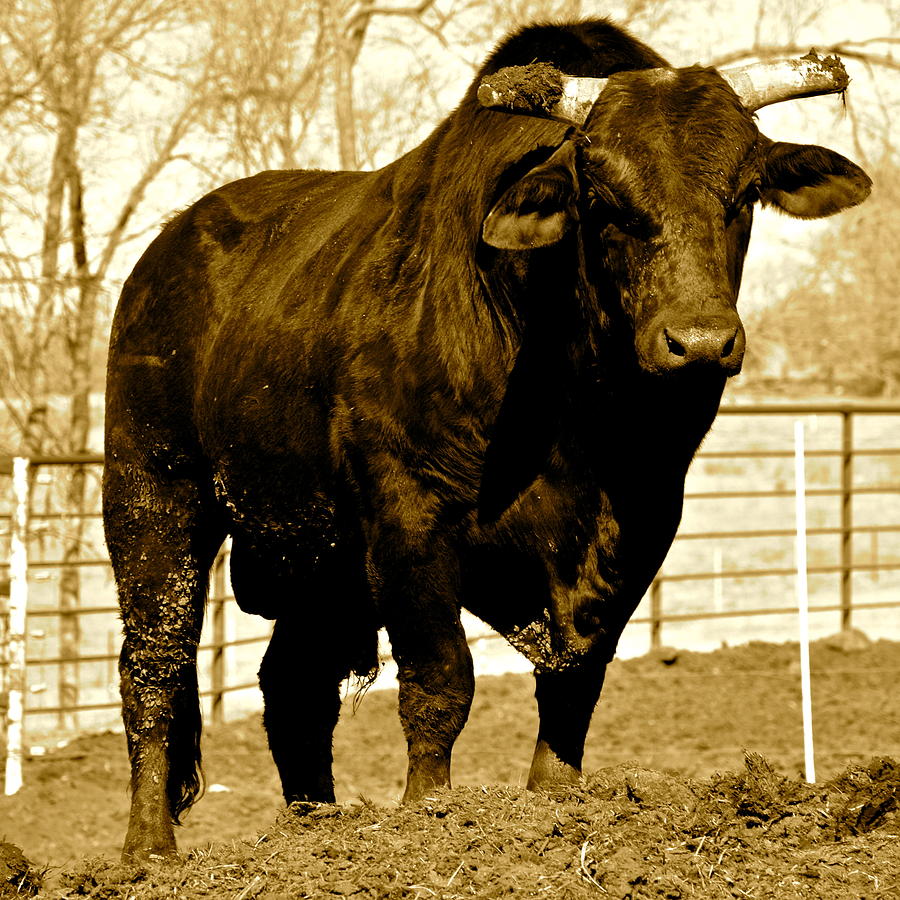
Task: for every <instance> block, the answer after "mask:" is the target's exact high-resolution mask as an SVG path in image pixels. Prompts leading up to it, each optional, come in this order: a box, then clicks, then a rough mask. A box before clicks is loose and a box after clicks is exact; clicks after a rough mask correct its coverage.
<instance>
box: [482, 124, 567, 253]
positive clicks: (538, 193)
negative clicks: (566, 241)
mask: <svg viewBox="0 0 900 900" xmlns="http://www.w3.org/2000/svg"><path fill="white" fill-rule="evenodd" d="M575 152H576V151H575V144H574V142H573V141H565V142H563V144H562V145H561V146H560V147H559V149H558V150H556V152H555V153H554V154H553V155H552V156H551V157H550V158H549V159H548V160H547V161H546V162H543V163H541V164H540V165H539V166H535V167H534V168H533V169H532V170H531V171H530V172H528V173H526V174H525V175H523V176H522V178H520V179H519V180H518V181H517V182H515V184H513V185H511V186H510V187H508V188H507V189H506V190H505V191H504V193H503V196H501V197H500V199H499V200H498V201H497V202H496V203H495V204H494V208H493V209H492V210H491V211H490V212H489V213H488V216H487V218H486V219H485V220H484V225H483V226H482V229H481V236H482V237H483V238H484V242H485V243H486V244H490V245H491V246H492V247H497V248H498V249H499V250H532V249H534V248H536V247H548V246H550V244H555V243H557V242H558V241H560V240H561V239H562V237H563V235H565V233H566V232H567V231H568V230H569V228H570V227H571V226H572V224H573V222H575V221H577V218H578V214H577V210H576V207H575V201H576V200H577V198H578V173H577V170H576V168H575Z"/></svg>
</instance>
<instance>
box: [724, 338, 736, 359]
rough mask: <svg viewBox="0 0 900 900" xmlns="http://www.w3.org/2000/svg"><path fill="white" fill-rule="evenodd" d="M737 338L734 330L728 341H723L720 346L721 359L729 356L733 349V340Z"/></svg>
mask: <svg viewBox="0 0 900 900" xmlns="http://www.w3.org/2000/svg"><path fill="white" fill-rule="evenodd" d="M736 338H737V332H735V333H734V334H733V335H732V336H731V339H730V340H729V341H727V342H726V343H725V346H724V347H723V348H722V359H727V358H728V357H729V356H731V354H732V351H733V350H734V341H735V339H736Z"/></svg>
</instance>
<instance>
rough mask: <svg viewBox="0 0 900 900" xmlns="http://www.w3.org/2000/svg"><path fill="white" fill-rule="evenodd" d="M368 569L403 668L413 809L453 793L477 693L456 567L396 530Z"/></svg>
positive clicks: (376, 548)
mask: <svg viewBox="0 0 900 900" xmlns="http://www.w3.org/2000/svg"><path fill="white" fill-rule="evenodd" d="M369 569H370V573H371V574H372V576H373V583H374V585H375V586H376V593H377V597H378V605H379V609H380V612H381V614H382V617H383V620H384V624H385V627H386V628H387V632H388V636H389V637H390V640H391V648H392V651H393V655H394V659H395V660H396V662H397V678H398V680H399V682H400V691H399V698H398V702H399V712H400V721H401V723H402V725H403V731H404V733H405V735H406V742H407V747H408V754H409V768H408V770H407V777H406V791H405V793H404V795H403V801H404V802H413V801H416V800H420V799H421V798H422V797H425V796H426V795H427V794H428V793H429V792H430V791H432V790H434V788H436V787H442V786H449V784H450V755H451V752H452V750H453V744H454V743H455V741H456V738H457V737H458V736H459V733H460V732H461V731H462V728H463V726H464V725H465V723H466V719H467V718H468V716H469V709H470V707H471V705H472V697H473V695H474V693H475V675H474V671H473V667H472V655H471V653H470V652H469V647H468V644H467V643H466V635H465V631H464V630H463V627H462V624H461V622H460V618H459V609H460V607H459V601H458V599H457V596H456V587H457V567H456V559H455V555H454V554H453V553H452V551H450V550H448V549H447V547H446V546H445V545H444V544H443V542H440V541H438V542H436V543H435V544H431V545H430V546H429V547H428V549H427V551H426V550H425V549H424V548H419V549H417V548H415V547H412V546H411V544H410V542H409V541H408V540H406V539H404V537H403V536H402V535H399V534H398V533H397V532H396V531H394V530H393V529H391V530H390V532H386V531H382V532H381V535H380V539H379V540H378V541H376V542H375V544H374V545H373V547H372V549H371V550H370V556H369Z"/></svg>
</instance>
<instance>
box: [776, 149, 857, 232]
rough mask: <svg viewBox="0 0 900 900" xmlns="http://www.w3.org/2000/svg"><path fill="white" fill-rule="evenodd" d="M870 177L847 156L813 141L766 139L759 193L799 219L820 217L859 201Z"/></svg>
mask: <svg viewBox="0 0 900 900" xmlns="http://www.w3.org/2000/svg"><path fill="white" fill-rule="evenodd" d="M871 190H872V179H871V178H869V176H868V175H866V173H865V172H863V170H862V169H861V168H860V167H859V166H858V165H856V163H852V162H850V160H849V159H846V158H845V157H843V156H841V155H840V154H839V153H835V152H834V151H833V150H828V149H826V148H825V147H817V146H815V145H814V144H786V143H782V142H780V141H777V142H773V141H769V142H768V144H767V146H766V147H765V149H764V159H763V178H762V185H761V187H760V197H761V199H762V201H763V203H769V204H772V205H773V206H777V207H779V208H780V209H783V210H784V211H785V212H786V213H788V214H789V215H792V216H796V217H797V218H800V219H820V218H822V217H823V216H830V215H833V214H834V213H836V212H840V211H841V210H842V209H847V207H849V206H856V204H857V203H862V201H863V200H865V199H866V197H868V196H869V192H870V191H871Z"/></svg>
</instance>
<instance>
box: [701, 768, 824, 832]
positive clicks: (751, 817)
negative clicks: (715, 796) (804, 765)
mask: <svg viewBox="0 0 900 900" xmlns="http://www.w3.org/2000/svg"><path fill="white" fill-rule="evenodd" d="M745 765H746V770H745V771H744V772H739V773H731V774H728V775H725V776H722V777H721V779H720V780H719V781H718V783H716V782H715V781H714V782H713V785H714V788H715V789H716V790H717V791H718V792H719V793H721V794H722V796H723V797H724V798H725V799H727V800H728V801H729V802H730V803H731V804H732V805H733V806H734V810H735V813H736V815H737V816H738V817H739V818H741V819H743V820H744V822H745V823H746V824H747V825H749V826H751V827H752V826H754V825H762V824H763V823H774V822H779V821H780V820H781V819H783V818H785V817H786V816H788V815H791V814H792V812H791V807H792V806H796V805H797V804H799V803H801V802H802V801H804V800H806V799H807V798H808V797H809V796H810V794H811V793H812V788H810V787H808V786H807V785H805V784H803V783H801V782H799V781H792V780H791V779H789V778H785V777H784V776H783V775H779V774H778V773H777V772H776V771H775V770H774V769H773V768H772V766H771V765H770V764H769V762H768V761H767V760H765V759H764V758H763V757H762V756H760V755H759V754H758V753H746V754H745Z"/></svg>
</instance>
